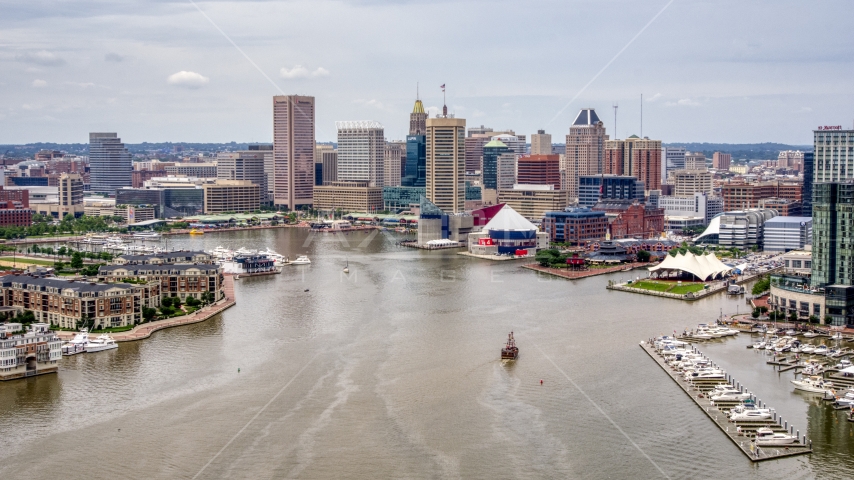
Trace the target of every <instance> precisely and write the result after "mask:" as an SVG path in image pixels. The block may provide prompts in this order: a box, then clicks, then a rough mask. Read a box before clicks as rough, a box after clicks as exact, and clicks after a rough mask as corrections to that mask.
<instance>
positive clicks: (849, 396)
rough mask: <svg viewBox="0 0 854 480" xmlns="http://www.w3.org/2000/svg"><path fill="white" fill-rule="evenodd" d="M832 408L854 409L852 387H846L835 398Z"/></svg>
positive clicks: (853, 390)
mask: <svg viewBox="0 0 854 480" xmlns="http://www.w3.org/2000/svg"><path fill="white" fill-rule="evenodd" d="M833 406H834V407H836V408H852V407H854V387H848V389H846V390H845V391H844V392H842V395H841V396H837V397H836V400H835V401H834V402H833Z"/></svg>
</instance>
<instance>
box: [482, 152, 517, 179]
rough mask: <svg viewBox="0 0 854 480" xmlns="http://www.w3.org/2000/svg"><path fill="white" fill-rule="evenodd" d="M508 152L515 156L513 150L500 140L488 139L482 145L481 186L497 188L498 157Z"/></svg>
mask: <svg viewBox="0 0 854 480" xmlns="http://www.w3.org/2000/svg"><path fill="white" fill-rule="evenodd" d="M508 154H509V155H511V156H512V157H514V158H515V155H514V154H513V152H511V151H510V149H509V148H507V145H505V144H504V143H503V142H502V141H501V140H490V142H489V143H487V144H486V145H484V146H483V172H482V173H481V176H482V180H481V181H482V183H483V188H488V189H492V190H497V189H498V159H499V157H501V156H502V155H508ZM511 187H512V185H511Z"/></svg>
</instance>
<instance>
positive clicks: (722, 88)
mask: <svg viewBox="0 0 854 480" xmlns="http://www.w3.org/2000/svg"><path fill="white" fill-rule="evenodd" d="M500 3H501V2H499V4H497V5H496V7H497V8H500V7H501V5H500ZM336 5H338V4H336ZM443 5H445V6H444V7H443V8H431V6H432V4H428V3H420V2H414V3H410V2H407V3H405V4H402V3H400V2H351V3H344V4H340V8H332V4H330V3H326V2H312V3H300V2H296V3H285V4H282V3H278V2H262V3H260V4H253V8H251V9H249V8H245V7H244V6H243V5H240V4H237V3H234V2H211V3H208V2H203V3H198V4H197V6H198V9H197V8H196V6H194V5H193V4H192V3H170V2H163V3H160V2H158V3H155V4H150V5H145V6H141V5H124V4H121V3H119V2H116V3H111V2H102V4H99V6H98V8H97V9H94V8H90V7H89V6H88V4H85V3H76V4H70V5H63V6H61V7H58V6H51V8H43V9H32V8H29V7H23V6H18V5H10V6H8V7H7V8H6V10H7V13H8V14H7V15H4V17H3V19H0V25H2V26H3V27H4V28H3V32H4V35H3V42H2V44H3V49H2V53H0V62H2V63H3V65H4V68H5V71H6V75H5V77H4V79H3V81H2V82H0V83H2V85H3V87H4V88H3V89H2V93H0V98H2V101H3V104H4V105H5V108H3V109H2V110H0V127H2V128H0V132H2V134H0V143H31V142H39V141H49V142H59V143H76V142H81V141H83V140H82V139H83V138H84V137H85V135H86V133H88V132H90V131H118V132H122V135H123V137H124V139H125V140H124V141H125V142H127V143H139V142H142V141H152V142H153V141H175V142H187V141H198V142H205V141H210V142H217V141H231V140H235V141H240V142H270V141H272V128H271V126H270V124H269V117H270V113H271V112H270V108H269V100H268V99H269V96H270V95H277V94H286V95H290V94H305V95H311V96H314V97H315V98H317V118H316V125H317V136H316V140H317V141H330V140H334V138H335V133H336V131H335V124H334V122H335V121H339V120H343V119H348V118H367V119H372V120H376V121H378V122H380V123H382V124H383V125H385V126H386V135H387V138H388V139H389V140H395V139H399V140H403V139H404V138H405V136H406V133H407V127H408V125H407V115H408V114H409V113H410V111H411V105H412V101H413V99H414V97H415V96H416V92H415V90H416V84H417V83H418V84H420V97H421V99H422V101H423V102H424V105H425V109H426V110H427V111H429V112H431V114H432V115H433V116H435V113H437V111H438V109H439V108H440V107H441V105H442V97H441V92H440V89H439V85H442V84H446V85H447V87H448V88H447V94H448V97H447V104H448V107H449V112H450V113H455V114H456V115H457V116H459V117H461V118H466V119H467V120H468V124H469V125H473V126H474V125H480V124H484V125H488V126H492V127H493V128H495V129H496V130H506V129H513V130H515V131H517V132H519V133H520V134H527V135H530V134H533V133H535V132H536V131H537V130H539V129H544V130H545V131H546V132H547V133H550V134H552V135H553V138H561V137H562V136H564V135H565V134H566V133H567V132H568V127H569V124H570V123H571V122H572V119H573V116H574V114H575V113H576V112H577V111H578V110H579V109H581V108H586V107H591V108H595V109H597V112H598V113H599V116H600V117H601V118H602V120H603V121H604V122H605V125H606V128H608V129H609V134H611V138H612V139H613V138H627V137H628V136H630V135H632V134H638V135H640V134H641V132H640V105H641V101H640V95H641V94H644V101H643V106H644V108H643V116H644V125H643V135H645V136H649V137H650V138H656V139H661V140H662V141H664V142H665V143H668V142H688V141H707V142H723V143H749V142H764V141H770V142H782V143H789V144H809V143H811V142H810V140H811V131H812V130H813V129H814V128H815V127H816V126H818V125H842V126H843V127H845V128H848V127H849V126H851V121H852V115H851V110H852V109H851V107H852V105H854V96H852V94H851V93H849V92H848V91H847V89H846V87H847V83H848V82H847V78H849V77H850V73H851V69H852V67H851V64H850V62H848V61H847V60H848V58H849V57H850V52H848V51H847V49H846V48H845V47H844V43H843V42H838V39H837V35H836V34H835V33H834V32H838V31H841V29H842V28H844V18H845V17H846V16H845V15H844V11H846V10H849V11H850V9H851V7H850V6H849V5H848V4H846V3H842V2H837V3H836V4H835V5H828V6H827V8H829V9H831V10H834V11H838V12H841V13H843V14H840V15H834V16H828V17H824V16H817V15H814V14H813V10H814V9H813V7H812V6H810V5H801V4H797V3H786V4H783V5H779V4H778V3H776V2H775V3H774V4H773V5H772V4H770V3H765V2H763V3H758V4H751V5H742V4H735V3H733V4H732V5H726V4H718V3H715V4H704V3H700V4H697V3H688V2H673V3H672V4H670V3H668V2H666V1H660V2H657V3H656V4H654V5H652V4H643V5H640V4H637V5H636V4H634V3H630V2H629V3H625V4H623V5H612V6H610V7H613V8H604V7H602V6H600V5H589V4H575V3H573V4H563V3H562V2H541V3H539V4H538V5H537V6H536V8H531V9H525V10H524V11H519V12H518V15H519V17H518V22H519V24H520V25H523V26H524V25H527V24H533V23H534V22H538V23H537V25H538V26H540V27H541V28H540V29H539V31H540V33H538V34H537V35H531V36H528V38H522V36H517V37H507V36H506V35H500V34H498V33H496V32H493V31H491V29H490V28H489V22H479V21H478V20H479V19H482V18H483V17H482V14H483V10H482V4H480V3H478V2H460V3H454V4H443ZM510 5H511V4H509V3H508V4H507V6H508V7H509V6H510ZM770 6H773V7H774V8H773V9H770V8H768V7H770ZM143 9H144V10H145V12H144V13H145V15H142V16H140V15H139V14H140V13H142V10H143ZM449 9H453V10H454V13H455V14H454V15H447V13H448V10H449ZM33 12H39V13H33ZM318 12H319V13H318ZM733 12H738V15H734V14H733ZM69 16H73V17H74V20H73V21H72V20H69V19H68V17H69ZM318 16H320V18H322V20H323V21H324V22H326V23H325V24H326V25H328V26H329V27H330V28H328V29H318V28H316V22H314V23H313V22H308V21H300V20H306V19H309V18H310V19H316V18H318ZM208 18H209V19H210V21H208ZM281 18H294V19H296V20H297V21H295V22H293V24H292V28H291V29H287V31H286V32H282V31H281V29H279V28H278V24H279V22H277V21H275V20H276V19H281ZM408 18H418V19H419V21H420V22H423V24H424V25H425V30H429V29H430V28H433V29H435V30H438V31H439V32H440V33H441V35H435V36H434V37H435V39H434V41H431V43H430V44H429V47H424V46H423V42H422V41H421V40H416V39H417V38H420V36H418V35H411V34H410V29H409V28H408V27H404V25H408V24H409V22H408V21H405V19H408ZM698 18H702V19H703V20H704V21H703V22H702V23H698V22H697V21H696V19H698ZM789 18H798V20H799V24H798V28H797V29H795V30H792V29H780V28H779V25H780V24H781V22H782V21H783V20H785V19H789ZM141 19H142V20H141ZM581 19H583V20H584V21H583V22H582V21H580V20H581ZM108 20H109V21H108ZM398 20H400V21H398ZM651 20H654V21H652V22H651V23H649V25H648V27H644V25H647V22H650V21H651ZM567 21H570V22H572V24H573V28H571V29H567V28H562V26H563V25H565V23H566V22H567ZM614 23H615V24H616V25H618V26H619V28H617V29H616V30H615V29H614V28H613V24H614ZM30 25H32V26H30ZM72 25H73V26H72ZM179 25H180V28H169V27H170V26H176V27H177V26H179ZM374 25H383V28H377V29H372V26H374ZM389 25H392V27H391V28H389ZM398 25H399V26H398ZM430 25H435V26H436V27H429V26H430ZM96 26H97V28H95V27H96ZM35 28H38V32H39V34H38V35H35V34H34V29H35ZM164 29H168V30H169V31H170V34H169V35H168V36H166V35H163V34H162V33H159V31H160V30H164ZM217 29H220V30H221V31H222V32H223V33H224V34H225V35H228V38H230V39H231V40H233V41H234V44H235V45H237V46H238V47H239V48H240V50H238V49H236V48H235V47H234V46H233V45H232V44H231V43H229V40H228V39H227V38H226V37H225V36H224V35H223V33H220V31H218V30H217ZM371 30H376V31H377V32H380V31H381V32H382V38H380V36H379V34H378V33H369V32H370V31H371ZM89 31H91V32H97V33H92V34H90V33H87V32H89ZM332 31H334V32H335V33H334V34H330V32H332ZM615 31H618V32H619V34H613V33H608V32H615ZM606 33H608V34H606ZM636 34H637V35H636ZM634 37H636V38H634ZM348 38H349V39H358V40H360V41H354V42H346V41H344V40H346V39H348ZM585 38H596V39H597V41H596V42H595V46H594V47H592V48H589V49H583V50H579V49H573V48H570V47H571V46H572V45H573V44H575V42H578V41H580V40H581V39H585ZM673 38H691V41H690V42H673V41H672V39H673ZM149 42H150V44H149ZM365 42H372V43H375V45H374V47H375V48H372V49H371V50H370V53H368V50H367V49H365V48H364V45H365ZM143 44H145V45H143ZM459 45H462V46H465V47H466V49H467V50H472V49H473V50H475V51H478V49H479V46H481V47H482V53H483V54H482V55H448V52H449V51H452V52H453V51H454V50H453V48H454V46H459ZM817 45H820V47H817ZM333 47H334V48H333ZM416 47H417V48H416ZM241 51H242V52H243V53H245V56H244V55H242V54H241ZM413 52H417V55H413ZM508 58H513V59H515V60H516V62H512V64H513V65H523V64H524V65H542V66H543V67H542V68H541V69H539V70H538V71H536V72H534V70H536V69H531V68H518V69H507V68H506V67H501V75H492V74H491V73H498V72H497V70H496V69H497V68H499V65H502V62H506V61H507V59H508ZM502 59H503V60H502ZM250 60H251V61H250ZM253 65H257V67H258V68H257V69H256V68H255V66H253ZM438 66H441V68H437V67H438ZM400 71H405V72H407V73H406V74H405V75H401V74H399V73H398V72H400ZM799 71H803V72H810V74H809V77H808V81H802V77H803V75H799V74H798V72H799ZM262 72H263V74H262ZM597 72H598V73H597ZM531 73H537V74H536V75H531ZM704 73H705V74H704ZM265 76H266V77H268V78H269V80H268V78H265ZM626 78H630V79H631V80H630V81H626V80H625V79H626ZM486 79H488V81H487V80H486ZM274 83H275V84H276V86H275V87H274V86H273V84H274ZM588 84H589V86H587V87H585V85H588ZM819 92H820V93H819ZM574 97H577V98H575V100H573V101H572V102H570V100H571V99H573V98H574ZM615 102H616V103H619V105H620V108H619V111H618V119H617V120H618V122H617V131H616V132H612V130H613V125H614V122H613V120H614V119H613V112H612V111H611V109H610V106H611V105H612V104H613V103H615ZM558 112H561V113H560V114H558ZM733 116H736V117H738V118H739V121H738V122H732V118H733ZM745 126H747V127H745Z"/></svg>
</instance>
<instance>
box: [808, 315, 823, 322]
mask: <svg viewBox="0 0 854 480" xmlns="http://www.w3.org/2000/svg"><path fill="white" fill-rule="evenodd" d="M820 320H821V319H820V318H818V317H817V316H815V315H810V323H818V322H819V321H820Z"/></svg>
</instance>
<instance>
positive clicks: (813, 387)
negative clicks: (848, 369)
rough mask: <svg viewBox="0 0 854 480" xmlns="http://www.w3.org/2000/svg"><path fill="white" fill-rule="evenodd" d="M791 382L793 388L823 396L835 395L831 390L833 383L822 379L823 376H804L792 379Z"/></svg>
mask: <svg viewBox="0 0 854 480" xmlns="http://www.w3.org/2000/svg"><path fill="white" fill-rule="evenodd" d="M791 382H792V384H793V385H794V386H795V390H800V391H802V392H809V393H821V394H822V395H825V396H828V395H835V393H834V391H833V384H832V383H830V382H826V381H824V379H823V378H821V377H819V376H817V375H814V376H811V377H806V378H803V379H801V380H792V381H791Z"/></svg>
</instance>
